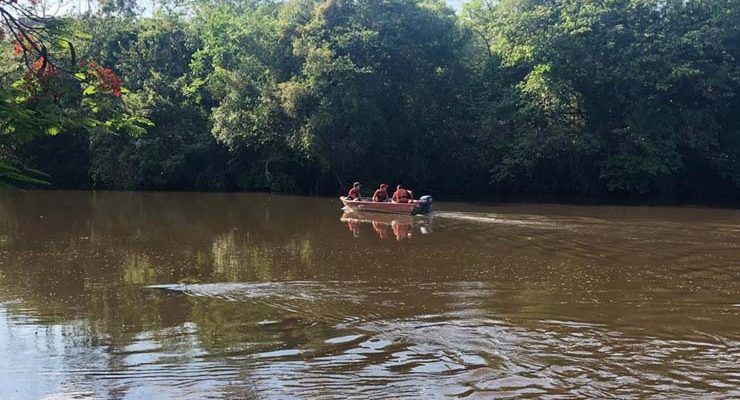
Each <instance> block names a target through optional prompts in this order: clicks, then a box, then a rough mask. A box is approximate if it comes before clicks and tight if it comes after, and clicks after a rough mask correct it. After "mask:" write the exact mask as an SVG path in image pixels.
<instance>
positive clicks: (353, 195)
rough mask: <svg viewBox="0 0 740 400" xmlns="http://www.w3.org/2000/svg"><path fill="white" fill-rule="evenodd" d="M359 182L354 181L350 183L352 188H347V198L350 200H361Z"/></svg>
mask: <svg viewBox="0 0 740 400" xmlns="http://www.w3.org/2000/svg"><path fill="white" fill-rule="evenodd" d="M361 186H362V185H360V182H355V183H353V184H352V188H351V189H350V190H349V193H347V198H348V199H350V200H362V196H361V195H360V187H361Z"/></svg>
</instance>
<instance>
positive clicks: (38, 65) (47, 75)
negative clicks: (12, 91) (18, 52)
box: [23, 56, 57, 85]
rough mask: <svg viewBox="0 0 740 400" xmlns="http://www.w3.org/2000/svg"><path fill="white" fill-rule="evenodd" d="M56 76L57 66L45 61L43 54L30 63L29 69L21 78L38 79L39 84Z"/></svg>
mask: <svg viewBox="0 0 740 400" xmlns="http://www.w3.org/2000/svg"><path fill="white" fill-rule="evenodd" d="M56 77H57V68H56V67H55V66H54V64H51V63H49V62H47V61H46V59H45V58H44V56H41V57H39V58H38V59H37V60H36V61H34V62H33V64H31V70H30V71H27V72H26V73H25V74H24V75H23V79H24V80H26V81H31V80H34V79H36V80H38V83H39V84H42V85H44V84H46V83H48V82H49V81H50V80H52V79H54V78H56Z"/></svg>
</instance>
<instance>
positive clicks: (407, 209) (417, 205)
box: [339, 196, 432, 215]
mask: <svg viewBox="0 0 740 400" xmlns="http://www.w3.org/2000/svg"><path fill="white" fill-rule="evenodd" d="M339 199H340V200H341V201H342V204H344V207H345V209H347V210H349V211H352V212H360V211H373V212H384V213H393V214H406V215H417V214H429V213H431V212H432V196H422V197H421V198H420V199H419V200H413V201H412V202H410V203H394V202H377V201H372V200H350V199H348V198H347V197H345V196H342V197H340V198H339Z"/></svg>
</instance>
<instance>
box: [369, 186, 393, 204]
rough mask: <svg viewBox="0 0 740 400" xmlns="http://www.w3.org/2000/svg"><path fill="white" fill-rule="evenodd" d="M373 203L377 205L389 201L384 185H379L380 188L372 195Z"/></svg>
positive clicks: (386, 187) (386, 188)
mask: <svg viewBox="0 0 740 400" xmlns="http://www.w3.org/2000/svg"><path fill="white" fill-rule="evenodd" d="M373 201H377V202H379V203H385V202H387V201H391V200H390V198H389V196H388V185H386V184H385V183H381V184H380V187H379V188H378V189H376V190H375V193H373Z"/></svg>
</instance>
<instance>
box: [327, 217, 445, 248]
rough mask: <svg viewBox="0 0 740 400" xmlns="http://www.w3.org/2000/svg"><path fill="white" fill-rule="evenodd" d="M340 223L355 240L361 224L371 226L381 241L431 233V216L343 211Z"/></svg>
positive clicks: (358, 235) (358, 234) (399, 239)
mask: <svg viewBox="0 0 740 400" xmlns="http://www.w3.org/2000/svg"><path fill="white" fill-rule="evenodd" d="M340 221H342V222H343V223H346V224H347V228H349V231H350V232H352V236H354V237H355V238H359V237H360V230H361V226H362V225H363V224H364V225H371V226H372V228H373V231H374V232H375V235H377V236H378V237H379V238H381V239H387V238H389V237H391V236H393V237H395V239H396V240H398V241H401V240H403V239H408V238H412V237H413V236H414V234H415V233H416V232H418V233H421V234H422V235H426V234H429V233H432V217H431V216H422V215H416V216H411V215H399V214H382V213H372V212H368V213H363V212H359V213H358V212H347V211H345V212H344V214H342V217H341V218H340Z"/></svg>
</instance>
